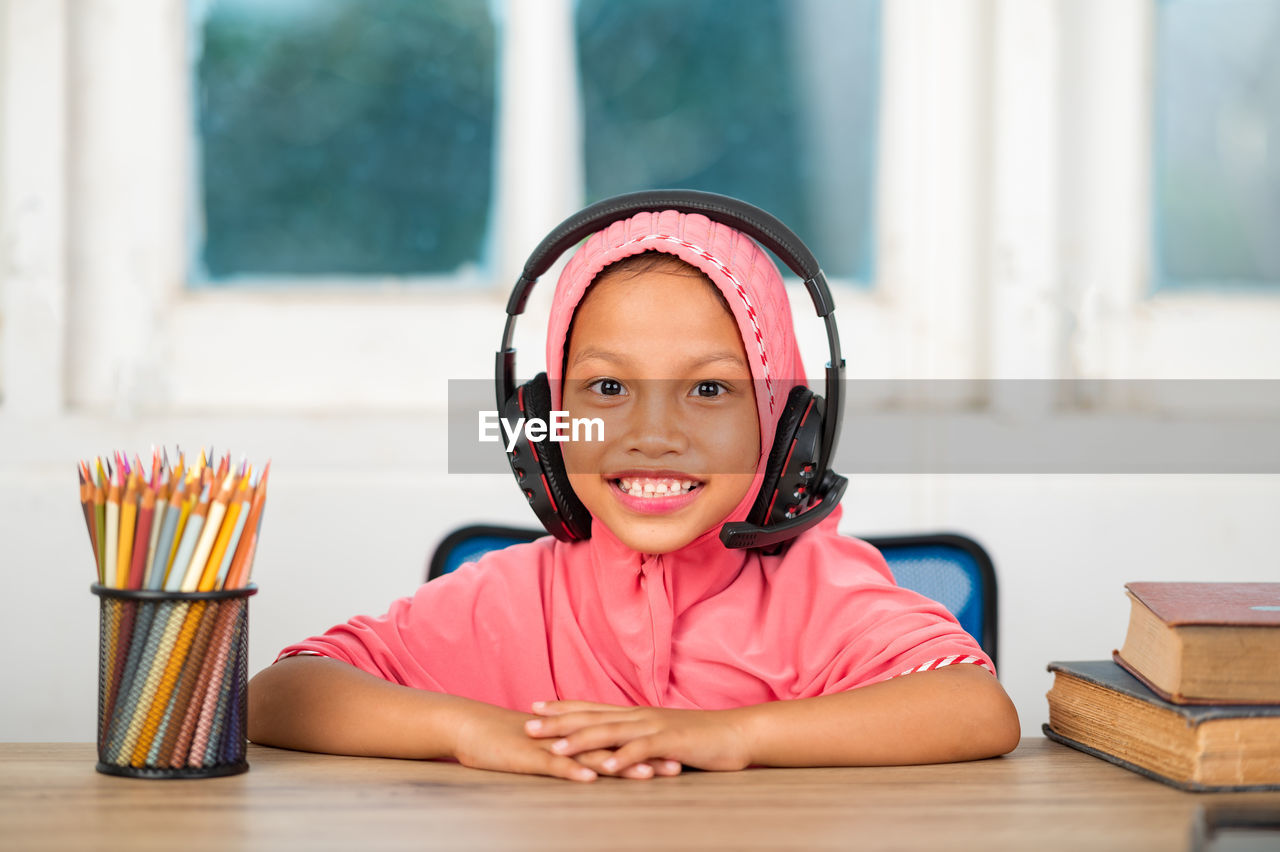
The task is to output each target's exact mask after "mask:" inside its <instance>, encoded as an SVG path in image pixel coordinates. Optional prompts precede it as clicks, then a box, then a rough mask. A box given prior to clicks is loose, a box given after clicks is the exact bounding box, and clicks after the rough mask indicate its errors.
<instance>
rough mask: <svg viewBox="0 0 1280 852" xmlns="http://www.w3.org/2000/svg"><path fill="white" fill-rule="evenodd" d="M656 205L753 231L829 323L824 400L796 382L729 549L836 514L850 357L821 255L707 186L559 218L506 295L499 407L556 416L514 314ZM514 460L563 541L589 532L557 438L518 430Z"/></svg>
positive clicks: (619, 200) (726, 534) (772, 541)
mask: <svg viewBox="0 0 1280 852" xmlns="http://www.w3.org/2000/svg"><path fill="white" fill-rule="evenodd" d="M656 210H678V211H680V212H681V213H700V214H702V215H704V216H706V217H707V218H709V219H712V220H713V221H716V222H721V223H723V224H725V225H728V226H730V227H732V228H735V229H737V230H739V231H741V232H743V233H744V234H746V235H747V236H749V237H751V238H753V239H755V240H756V241H757V242H759V243H760V244H761V245H763V246H764V247H765V248H767V249H769V250H770V251H772V252H773V253H774V254H775V255H777V256H778V258H779V259H781V260H782V261H783V262H784V263H785V264H786V265H787V266H788V267H789V268H790V269H791V271H792V272H794V273H795V274H796V275H798V276H800V278H801V279H803V281H804V286H805V289H807V290H808V291H809V297H810V298H811V299H813V306H814V308H815V309H816V310H817V312H818V316H819V317H822V319H823V321H824V322H825V324H826V329H827V343H828V345H829V347H830V350H831V361H830V363H828V364H827V370H826V373H827V375H826V397H825V399H824V398H823V397H819V396H815V395H814V394H813V392H812V391H810V390H809V389H808V388H807V387H804V386H803V385H799V386H797V387H795V388H792V390H791V393H790V395H789V396H788V397H787V404H786V406H785V407H784V408H783V411H782V415H781V416H780V417H779V418H778V430H777V433H776V435H775V437H774V440H773V447H772V448H771V449H770V450H769V458H768V462H767V464H766V466H765V473H764V480H763V482H762V483H761V485H760V493H759V494H757V495H756V500H755V503H754V504H753V505H752V507H751V511H750V512H749V513H748V515H747V519H746V521H741V522H734V523H727V524H725V525H724V526H722V527H721V528H720V540H721V541H722V542H723V543H724V545H725V547H732V548H740V547H760V548H774V547H776V546H778V545H781V544H783V543H785V542H787V541H789V540H790V539H792V538H795V537H796V536H798V535H800V533H802V532H804V531H805V530H807V529H809V528H810V527H812V526H814V525H815V524H817V523H818V522H819V521H821V520H822V519H823V518H825V517H827V515H829V514H831V512H832V511H833V510H834V509H835V507H836V504H838V503H839V502H840V498H841V497H842V496H843V495H844V490H845V487H846V486H847V485H848V484H849V483H848V480H847V479H845V478H844V477H843V476H840V475H838V474H836V473H834V472H833V471H832V470H831V469H830V462H831V457H832V455H833V454H834V453H835V447H836V440H837V438H838V437H839V434H840V415H841V412H840V388H841V382H842V380H843V378H844V359H843V358H841V357H840V335H839V332H838V331H837V330H836V322H835V316H834V311H835V304H834V303H833V302H832V300H831V292H830V290H829V289H828V288H827V279H826V276H824V275H823V273H822V269H821V268H820V267H819V266H818V261H817V259H816V258H815V257H814V256H813V253H812V252H811V251H809V249H808V247H806V246H805V244H804V242H803V241H801V239H800V238H799V237H797V236H796V235H795V234H794V233H793V232H792V231H791V230H790V229H789V228H787V226H786V225H783V224H782V223H781V222H779V221H778V220H777V219H776V218H775V217H773V216H771V215H770V214H768V213H766V212H765V211H763V210H761V209H760V208H758V207H753V206H752V205H750V204H747V203H746V202H744V201H739V200H738V199H736V198H730V197H728V196H725V195H716V194H714V193H709V192H697V191H695V190H689V189H667V190H652V191H645V192H632V193H628V194H626V195H618V196H614V197H613V198H606V199H605V200H604V201H599V202H597V203H595V204H592V205H591V206H590V207H587V208H585V209H583V210H580V211H579V212H577V213H575V214H574V215H573V216H570V217H569V218H568V219H566V220H564V221H563V222H561V223H560V225H559V226H558V227H557V228H556V229H555V230H554V231H552V232H551V233H550V234H548V235H547V236H546V237H545V238H544V239H543V240H542V242H541V243H539V244H538V247H537V248H536V249H534V251H533V254H532V255H530V256H529V259H528V261H526V262H525V265H524V272H523V273H521V275H520V279H519V280H518V281H516V286H515V289H514V290H513V291H512V292H511V298H510V299H509V300H508V301H507V324H506V328H505V329H504V330H503V332H502V347H501V348H500V349H499V350H498V354H497V360H496V364H495V368H494V380H495V384H496V390H497V402H498V410H499V411H501V412H502V416H503V417H505V418H507V420H508V421H509V422H513V423H514V422H516V421H517V418H528V419H532V418H539V419H540V420H542V421H544V422H547V421H549V418H550V412H551V388H550V385H549V384H548V382H547V374H546V373H539V374H538V375H537V376H535V377H534V378H533V379H532V380H531V381H529V382H527V383H525V384H523V385H520V386H519V387H516V384H515V366H516V351H515V349H513V348H512V347H511V339H512V336H513V334H514V333H515V324H516V317H517V316H519V315H520V314H522V313H524V308H525V303H526V302H527V301H528V299H529V294H530V293H531V292H532V291H533V285H534V283H535V282H536V281H537V280H538V277H539V276H541V275H542V274H543V273H545V272H546V271H547V270H548V269H549V268H551V265H552V264H553V263H555V262H556V260H557V259H558V258H559V257H560V255H561V254H563V253H564V252H565V251H566V250H568V249H569V248H571V247H573V246H575V245H577V243H578V242H579V241H581V240H582V239H584V238H585V237H587V236H589V235H591V234H593V233H595V232H596V231H599V230H601V229H602V228H604V227H605V226H607V225H609V224H611V223H613V222H616V221H618V220H621V219H627V218H630V217H631V216H634V215H636V214H637V213H643V212H646V211H656ZM507 460H508V461H509V462H510V463H511V470H512V472H513V473H514V474H515V475H516V481H517V482H518V483H519V484H520V489H521V490H522V491H523V492H524V495H525V497H526V498H527V499H528V500H529V505H530V506H532V507H533V511H534V514H536V515H537V516H538V520H539V521H541V522H542V525H543V526H544V527H546V528H547V531H548V532H550V533H551V534H552V535H554V536H555V537H556V538H558V539H560V540H561V541H575V540H580V539H586V538H590V537H591V514H590V513H589V512H588V511H587V509H586V507H585V506H583V505H582V502H581V501H580V500H579V499H578V497H577V495H576V494H574V493H573V489H572V488H570V487H569V477H568V474H567V473H566V472H565V467H564V458H563V456H561V454H560V448H559V447H558V446H557V445H556V444H555V443H553V442H551V441H544V442H539V441H531V440H529V439H528V437H527V435H526V434H525V432H524V430H520V431H519V432H518V433H517V436H516V441H515V444H514V446H513V448H512V450H511V451H510V452H508V453H507Z"/></svg>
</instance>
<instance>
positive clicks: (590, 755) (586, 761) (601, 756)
mask: <svg viewBox="0 0 1280 852" xmlns="http://www.w3.org/2000/svg"><path fill="white" fill-rule="evenodd" d="M612 756H613V752H612V751H610V750H609V749H603V748H602V749H595V750H593V751H584V752H582V753H580V754H575V755H574V756H573V759H574V760H576V761H578V763H581V764H582V765H583V766H588V767H590V768H591V769H594V770H595V771H596V772H597V773H599V774H600V775H615V776H618V777H621V778H635V779H638V780H644V779H646V778H652V777H654V776H655V775H656V774H657V770H656V769H655V768H654V766H653V765H652V764H650V763H636V764H633V765H631V766H628V767H626V768H625V769H622V770H620V771H619V770H616V769H615V770H612V771H610V770H607V769H605V768H604V762H605V761H606V760H608V759H609V758H610V757H612Z"/></svg>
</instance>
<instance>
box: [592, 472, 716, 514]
mask: <svg viewBox="0 0 1280 852" xmlns="http://www.w3.org/2000/svg"><path fill="white" fill-rule="evenodd" d="M609 486H610V490H612V491H613V494H614V496H615V497H617V498H618V502H619V503H621V504H622V505H623V506H624V507H625V508H627V509H630V510H631V511H633V512H639V513H640V514H645V515H660V514H668V513H670V512H675V511H678V510H680V509H683V508H684V507H685V506H688V505H689V504H690V503H692V502H693V501H694V500H697V499H698V497H699V496H701V494H702V486H703V483H702V482H700V481H699V480H696V479H682V478H673V477H641V476H623V477H619V478H617V479H610V480H609Z"/></svg>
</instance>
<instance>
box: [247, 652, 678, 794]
mask: <svg viewBox="0 0 1280 852" xmlns="http://www.w3.org/2000/svg"><path fill="white" fill-rule="evenodd" d="M531 718H534V717H533V716H532V715H531V714H528V713H519V712H516V711H514V710H507V709H506V708H504V707H495V706H494V705H492V704H485V703H484V702H482V701H473V700H471V699H469V698H460V697H458V696H455V695H447V694H444V693H439V692H428V691H426V690H422V689H413V688H410V687H407V686H400V685H399V684H394V683H390V682H389V681H385V680H382V679H381V678H379V677H375V676H374V675H371V674H368V673H367V672H363V671H361V670H360V669H357V668H355V667H354V666H350V665H348V664H346V663H344V662H340V661H338V660H332V659H329V658H327V657H318V656H296V657H287V658H285V659H283V660H281V661H279V662H278V663H276V664H275V665H272V666H269V667H267V668H266V669H264V670H262V671H260V672H258V674H257V675H255V676H254V678H253V680H251V681H250V682H249V719H248V721H249V739H251V740H253V741H254V742H255V743H258V744H260V745H272V746H280V747H282V748H292V749H298V750H301V751H316V752H326V753H330V754H352V755H364V756H372V757H401V758H417V759H431V758H453V759H455V760H457V761H458V762H459V763H462V764H464V765H466V766H474V767H478V768H481V769H496V770H500V771H504V772H524V773H530V774H536V775H553V776H557V777H560V778H568V779H570V780H574V781H591V780H593V779H594V778H595V777H596V773H597V772H600V773H604V774H610V775H615V774H616V775H626V776H627V777H629V778H645V777H652V776H653V775H654V774H655V771H656V772H657V774H671V773H674V772H678V771H679V767H672V768H671V769H670V770H669V771H668V769H667V767H666V766H665V764H663V765H660V766H659V767H657V768H656V770H655V767H653V766H651V765H649V764H647V763H643V762H641V761H631V762H629V763H628V765H627V766H625V767H623V768H622V769H621V770H619V771H617V772H613V771H610V770H608V769H605V768H604V767H603V766H601V764H602V763H603V762H604V761H605V760H606V759H607V758H609V757H610V756H611V754H612V753H611V752H610V751H607V750H598V751H594V752H587V753H584V754H581V755H577V756H576V757H572V758H571V757H566V756H562V755H558V754H554V753H553V752H552V751H551V750H550V748H549V744H548V743H545V742H539V741H536V740H531V739H530V738H529V737H528V736H526V735H525V733H524V729H523V724H524V722H526V721H527V720H529V719H531Z"/></svg>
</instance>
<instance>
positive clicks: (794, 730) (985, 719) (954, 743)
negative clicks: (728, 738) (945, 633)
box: [739, 665, 1021, 766]
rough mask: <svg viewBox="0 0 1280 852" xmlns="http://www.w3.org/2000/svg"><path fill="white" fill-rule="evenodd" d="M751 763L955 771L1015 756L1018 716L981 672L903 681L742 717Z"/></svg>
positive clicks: (963, 668) (953, 669) (753, 710)
mask: <svg viewBox="0 0 1280 852" xmlns="http://www.w3.org/2000/svg"><path fill="white" fill-rule="evenodd" d="M740 712H741V714H742V715H741V718H740V721H739V725H740V726H741V730H742V732H743V736H744V738H745V740H746V742H747V749H748V753H749V755H750V763H755V764H760V765H764V766H834V765H839V766H855V765H856V766H872V765H888V764H912V763H949V762H952V761H957V760H975V759H978V758H984V757H995V756H996V755H1000V754H1006V753H1007V752H1010V751H1013V749H1014V747H1016V746H1017V745H1018V739H1019V737H1020V735H1021V728H1020V726H1019V724H1018V712H1017V710H1015V709H1014V706H1013V702H1012V701H1010V700H1009V696H1008V695H1006V694H1005V691H1004V688H1003V687H1001V686H1000V683H999V682H998V681H997V680H996V679H995V678H994V677H993V676H992V675H991V674H990V673H989V672H987V671H986V670H985V669H982V668H980V667H979V666H976V665H952V666H946V667H944V668H941V669H936V670H933V671H927V672H918V673H916V674H910V675H903V676H902V677H896V678H893V679H892V680H887V681H883V682H882V683H877V684H873V685H871V686H865V687H862V688H860V689H854V690H850V691H848V692H842V693H838V694H836V695H824V696H821V697H818V698H805V699H800V700H797V701H774V702H770V703H768V704H758V705H755V706H753V707H745V708H742V709H741V711H740Z"/></svg>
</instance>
